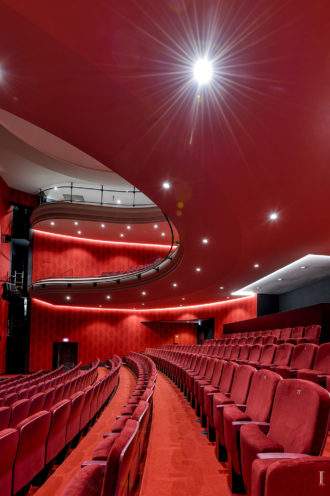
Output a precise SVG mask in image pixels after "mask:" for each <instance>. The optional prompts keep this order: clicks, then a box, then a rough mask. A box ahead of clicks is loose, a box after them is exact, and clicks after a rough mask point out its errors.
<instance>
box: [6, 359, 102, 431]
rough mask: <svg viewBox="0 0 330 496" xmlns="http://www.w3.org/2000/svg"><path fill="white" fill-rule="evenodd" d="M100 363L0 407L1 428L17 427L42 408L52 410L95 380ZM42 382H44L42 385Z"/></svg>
mask: <svg viewBox="0 0 330 496" xmlns="http://www.w3.org/2000/svg"><path fill="white" fill-rule="evenodd" d="M98 365H99V361H96V362H95V364H93V365H92V367H91V369H90V370H83V371H81V373H80V375H78V376H77V373H74V374H73V375H74V377H73V379H71V377H72V375H70V374H69V375H68V376H67V377H68V378H66V382H59V383H58V382H56V383H57V386H56V385H55V386H54V387H50V388H47V389H44V388H43V389H42V391H43V392H39V393H36V394H34V395H33V396H31V398H29V397H28V396H29V395H28V394H26V395H24V396H22V397H21V399H19V400H17V401H15V402H14V403H11V405H10V406H3V407H0V430H2V429H6V428H7V427H16V426H17V424H19V423H20V422H21V421H22V420H24V419H25V418H27V417H30V416H31V415H33V414H34V413H36V412H39V411H41V410H50V409H51V407H52V406H53V405H56V404H57V403H58V402H59V401H62V400H65V399H68V398H70V397H71V396H72V395H74V394H75V393H76V392H78V391H81V390H84V389H85V388H86V387H88V386H90V385H91V384H93V382H95V380H96V378H97V368H98ZM61 378H62V376H59V379H58V380H61ZM42 384H44V383H41V384H40V385H42Z"/></svg>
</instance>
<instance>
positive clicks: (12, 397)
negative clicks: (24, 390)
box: [2, 393, 17, 406]
mask: <svg viewBox="0 0 330 496" xmlns="http://www.w3.org/2000/svg"><path fill="white" fill-rule="evenodd" d="M16 400H17V394H16V393H9V394H7V395H6V396H5V397H4V398H3V402H2V403H3V405H2V406H11V405H12V404H13V403H14V402H15V401H16Z"/></svg>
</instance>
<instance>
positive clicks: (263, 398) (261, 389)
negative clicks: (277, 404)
mask: <svg viewBox="0 0 330 496" xmlns="http://www.w3.org/2000/svg"><path fill="white" fill-rule="evenodd" d="M280 380H281V377H280V376H279V375H278V374H275V372H271V371H269V370H259V371H257V372H256V373H255V374H254V375H253V378H252V381H251V386H250V390H249V394H248V397H247V402H246V407H245V408H244V407H240V408H239V407H238V406H236V405H228V406H227V407H226V408H225V409H224V412H223V423H224V440H225V447H226V450H227V455H228V462H229V468H230V471H231V475H232V485H233V488H235V485H236V479H237V478H239V475H240V474H241V463H240V444H239V430H240V427H241V426H240V425H238V424H233V423H234V422H237V421H245V422H247V421H248V422H250V421H254V422H263V423H264V422H268V421H269V418H270V413H271V409H272V406H273V400H274V395H275V391H276V387H277V385H278V382H279V381H280Z"/></svg>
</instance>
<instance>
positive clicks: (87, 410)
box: [80, 386, 93, 430]
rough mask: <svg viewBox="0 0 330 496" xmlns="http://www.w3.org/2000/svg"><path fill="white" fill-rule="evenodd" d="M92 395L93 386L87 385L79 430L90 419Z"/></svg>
mask: <svg viewBox="0 0 330 496" xmlns="http://www.w3.org/2000/svg"><path fill="white" fill-rule="evenodd" d="M92 395H93V388H92V386H88V387H87V388H86V389H85V392H84V396H85V399H84V405H83V408H82V412H81V417H80V430H82V429H84V428H85V427H86V426H87V424H88V422H89V421H90V419H91V417H90V415H89V413H90V407H91V402H92Z"/></svg>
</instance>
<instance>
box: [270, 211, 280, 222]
mask: <svg viewBox="0 0 330 496" xmlns="http://www.w3.org/2000/svg"><path fill="white" fill-rule="evenodd" d="M278 217H279V215H278V212H270V214H269V215H268V219H269V220H271V221H274V220H277V219H278Z"/></svg>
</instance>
